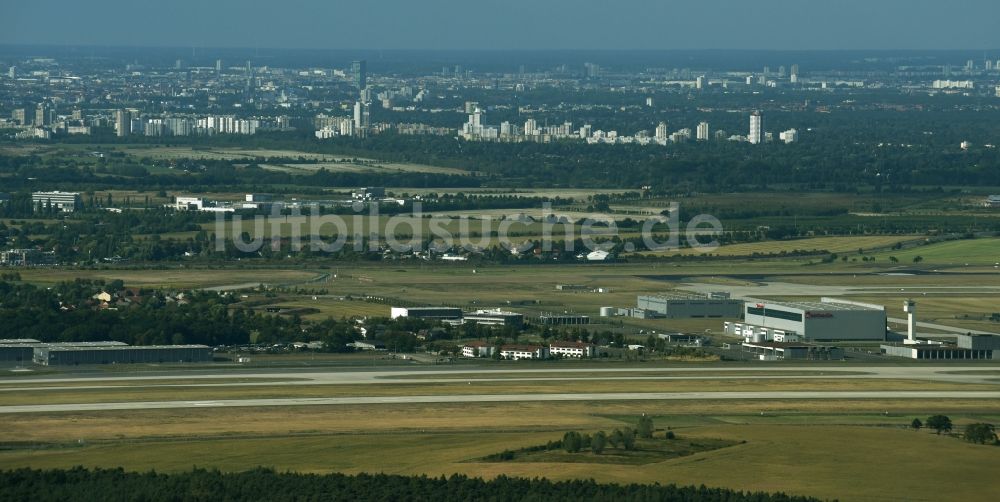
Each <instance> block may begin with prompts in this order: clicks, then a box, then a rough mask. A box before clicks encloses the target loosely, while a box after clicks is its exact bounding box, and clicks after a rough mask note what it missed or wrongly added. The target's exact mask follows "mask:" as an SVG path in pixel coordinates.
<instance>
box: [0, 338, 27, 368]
mask: <svg viewBox="0 0 1000 502" xmlns="http://www.w3.org/2000/svg"><path fill="white" fill-rule="evenodd" d="M34 353H35V348H34V346H32V345H27V344H23V343H0V364H2V363H30V362H31V361H32V358H33V357H34Z"/></svg>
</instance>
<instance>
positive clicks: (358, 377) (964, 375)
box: [0, 363, 1000, 393]
mask: <svg viewBox="0 0 1000 502" xmlns="http://www.w3.org/2000/svg"><path fill="white" fill-rule="evenodd" d="M195 371H197V372H196V373H194V372H188V371H177V372H171V373H162V374H157V375H141V374H132V375H127V374H126V375H114V376H107V375H97V376H95V375H77V376H68V377H67V376H44V377H37V378H31V377H23V376H22V377H16V378H0V393H2V392H3V391H14V390H17V391H24V390H43V389H86V388H92V389H101V388H112V387H116V386H123V385H126V384H132V385H130V386H135V384H140V383H141V384H148V385H150V386H153V385H163V386H166V385H169V384H167V381H169V380H184V381H185V382H186V383H183V384H176V385H175V386H179V387H238V386H258V385H273V386H296V385H362V384H382V385H385V384H413V383H454V382H465V381H471V382H490V381H509V382H515V381H543V380H552V381H572V380H579V381H587V380H602V381H603V380H706V379H711V380H738V379H797V380H809V379H905V380H923V381H931V382H951V383H992V384H997V383H1000V364H998V365H983V364H980V365H962V364H956V365H936V366H923V365H900V366H886V365H882V366H879V365H860V364H859V365H847V364H845V365H839V366H826V365H824V366H815V365H814V366H808V365H807V366H784V365H782V366H775V365H767V366H697V367H692V366H659V367H613V366H612V367H597V368H595V367H576V368H572V367H565V368H552V367H544V366H543V367H532V365H531V364H530V363H528V364H518V363H512V364H510V365H509V366H508V367H506V368H498V367H497V366H495V365H491V366H489V367H488V368H484V367H477V366H468V367H461V366H460V367H452V368H449V369H423V368H394V369H357V368H355V369H346V370H325V371H320V370H317V369H315V368H312V369H302V370H294V369H266V368H247V369H244V368H233V367H225V368H220V367H215V368H212V367H206V368H205V369H204V370H200V369H199V370H195ZM991 371H993V372H994V373H990V372H991ZM192 373H194V374H192ZM783 373H785V374H784V375H783ZM519 375H520V376H519ZM223 379H233V380H236V379H239V380H243V381H234V382H207V381H209V380H223ZM199 380H206V383H196V382H197V381H199ZM253 380H260V381H258V382H255V381H253ZM269 380H270V381H269ZM275 380H278V381H275ZM280 380H284V381H280ZM159 381H162V382H164V384H158V383H157V382H159ZM56 383H66V384H71V385H67V386H53V385H51V384H56ZM15 384H19V385H16V386H15ZM36 384H44V385H45V387H39V386H38V385H36ZM87 384H90V385H87ZM165 384H166V385H165Z"/></svg>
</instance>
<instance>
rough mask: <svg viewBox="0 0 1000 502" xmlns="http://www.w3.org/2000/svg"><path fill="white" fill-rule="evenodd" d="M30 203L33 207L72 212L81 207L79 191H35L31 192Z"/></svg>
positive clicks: (81, 201)
mask: <svg viewBox="0 0 1000 502" xmlns="http://www.w3.org/2000/svg"><path fill="white" fill-rule="evenodd" d="M31 205H32V207H34V208H35V209H46V208H48V207H51V208H53V209H57V210H59V211H62V212H64V213H72V212H73V211H76V210H77V209H79V208H81V207H83V199H81V198H80V193H79V192H59V191H55V192H35V193H32V194H31Z"/></svg>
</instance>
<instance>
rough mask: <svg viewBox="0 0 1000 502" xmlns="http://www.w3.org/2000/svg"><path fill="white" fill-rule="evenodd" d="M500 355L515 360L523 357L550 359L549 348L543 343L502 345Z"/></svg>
mask: <svg viewBox="0 0 1000 502" xmlns="http://www.w3.org/2000/svg"><path fill="white" fill-rule="evenodd" d="M500 357H501V358H503V359H511V360H514V361H518V360H521V359H548V358H549V348H548V347H543V346H541V345H504V346H502V347H500Z"/></svg>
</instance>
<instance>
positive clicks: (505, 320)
mask: <svg viewBox="0 0 1000 502" xmlns="http://www.w3.org/2000/svg"><path fill="white" fill-rule="evenodd" d="M463 319H464V320H465V322H471V323H475V324H479V325H482V326H510V327H512V328H518V329H520V328H522V327H523V326H524V315H523V314H518V313H517V312H506V311H503V310H500V309H485V310H477V311H475V312H466V313H465V314H463Z"/></svg>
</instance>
